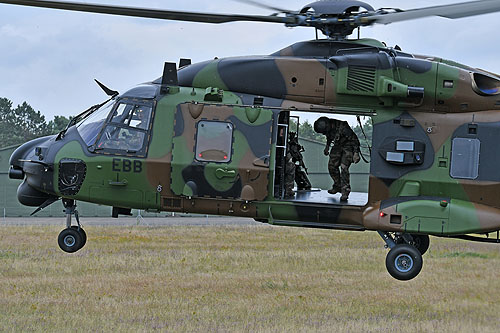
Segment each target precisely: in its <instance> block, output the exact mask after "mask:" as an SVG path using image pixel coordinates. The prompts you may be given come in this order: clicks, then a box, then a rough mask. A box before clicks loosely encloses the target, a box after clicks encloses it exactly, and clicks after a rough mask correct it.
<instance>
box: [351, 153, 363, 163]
mask: <svg viewBox="0 0 500 333" xmlns="http://www.w3.org/2000/svg"><path fill="white" fill-rule="evenodd" d="M360 160H361V158H360V157H359V153H358V152H355V153H354V156H353V157H352V161H353V162H354V163H358V162H359V161H360Z"/></svg>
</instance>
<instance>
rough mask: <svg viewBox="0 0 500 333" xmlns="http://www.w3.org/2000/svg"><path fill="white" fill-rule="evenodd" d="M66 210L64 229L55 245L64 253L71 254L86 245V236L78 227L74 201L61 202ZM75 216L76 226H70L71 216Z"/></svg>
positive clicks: (78, 221)
mask: <svg viewBox="0 0 500 333" xmlns="http://www.w3.org/2000/svg"><path fill="white" fill-rule="evenodd" d="M63 205H64V208H65V209H66V229H64V230H62V231H61V232H60V233H59V236H58V238H57V243H58V244H59V247H60V248H61V250H63V251H64V252H68V253H73V252H76V251H78V250H80V249H81V248H82V247H83V246H84V245H85V243H87V234H86V232H85V230H83V228H82V227H81V225H80V219H79V218H78V211H77V210H76V203H75V201H74V200H66V199H65V200H63ZM72 215H75V219H76V223H77V225H71V216H72Z"/></svg>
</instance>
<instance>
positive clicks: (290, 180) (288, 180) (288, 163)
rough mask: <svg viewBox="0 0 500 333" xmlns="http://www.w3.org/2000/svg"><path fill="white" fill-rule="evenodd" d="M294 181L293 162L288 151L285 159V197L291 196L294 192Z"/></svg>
mask: <svg viewBox="0 0 500 333" xmlns="http://www.w3.org/2000/svg"><path fill="white" fill-rule="evenodd" d="M294 182H295V163H294V162H293V161H292V154H290V152H288V153H287V154H286V160H285V199H290V198H293V197H294V195H295V192H294V191H293V185H294Z"/></svg>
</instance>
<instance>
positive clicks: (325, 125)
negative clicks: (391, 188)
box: [314, 117, 360, 201]
mask: <svg viewBox="0 0 500 333" xmlns="http://www.w3.org/2000/svg"><path fill="white" fill-rule="evenodd" d="M314 131H315V132H317V133H321V134H323V135H325V136H326V147H325V150H324V154H325V155H330V159H329V161H328V172H329V173H330V177H332V179H333V186H332V188H331V189H330V190H328V193H330V194H336V193H338V192H340V193H341V194H342V196H341V197H340V200H341V201H347V199H348V198H349V193H351V182H350V175H349V167H350V166H351V163H353V162H354V163H358V162H359V160H360V155H359V140H358V137H357V136H356V134H355V133H354V132H353V130H352V129H351V127H350V126H349V124H348V123H347V121H342V120H337V119H330V118H327V117H321V118H319V119H318V120H316V121H315V122H314ZM332 144H333V146H332V148H331V149H330V146H331V145H332ZM339 167H340V171H339Z"/></svg>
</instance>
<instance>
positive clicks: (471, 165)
mask: <svg viewBox="0 0 500 333" xmlns="http://www.w3.org/2000/svg"><path fill="white" fill-rule="evenodd" d="M480 148H481V142H480V141H479V140H478V139H467V138H455V139H453V143H452V148H451V149H452V151H451V168H450V176H451V177H453V178H461V179H476V178H477V177H478V175H479V151H480Z"/></svg>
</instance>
